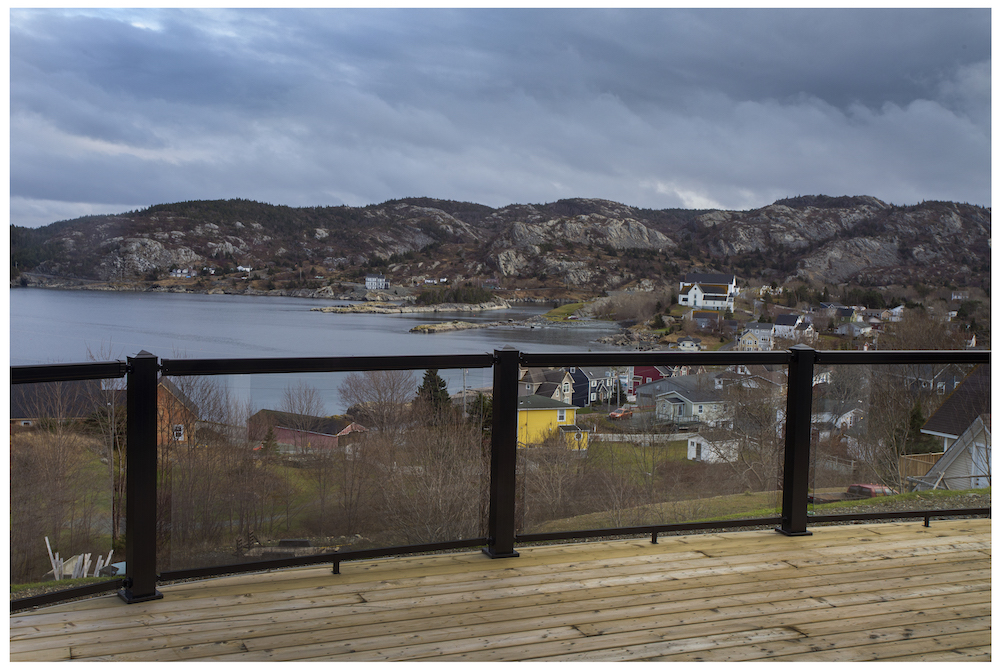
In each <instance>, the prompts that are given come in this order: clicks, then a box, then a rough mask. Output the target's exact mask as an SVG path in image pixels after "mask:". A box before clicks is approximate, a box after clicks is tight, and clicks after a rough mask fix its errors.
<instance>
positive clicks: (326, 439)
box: [247, 408, 368, 453]
mask: <svg viewBox="0 0 1000 672" xmlns="http://www.w3.org/2000/svg"><path fill="white" fill-rule="evenodd" d="M367 431H368V429H367V428H366V427H364V426H363V425H360V424H358V423H356V422H352V421H351V420H350V419H348V418H345V417H342V416H340V417H338V416H332V417H325V418H323V417H317V416H312V415H302V414H299V413H286V412H284V411H274V410H270V409H266V408H265V409H263V410H260V411H257V412H256V413H254V414H253V415H252V416H250V419H249V420H248V421H247V433H248V435H249V438H250V440H251V441H252V442H253V443H254V450H259V449H260V448H261V446H262V443H263V442H264V441H265V439H266V438H267V435H268V432H270V433H271V436H272V437H273V438H274V440H275V442H276V443H277V447H278V452H281V453H300V452H308V451H312V450H335V449H340V448H343V447H344V446H345V445H346V443H347V442H348V441H349V440H350V439H351V438H354V437H352V436H350V435H352V434H355V433H361V432H367Z"/></svg>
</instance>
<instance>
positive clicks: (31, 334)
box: [9, 288, 617, 413]
mask: <svg viewBox="0 0 1000 672" xmlns="http://www.w3.org/2000/svg"><path fill="white" fill-rule="evenodd" d="M9 296H10V363H11V364H14V365H16V364H48V363H53V362H84V361H88V359H89V357H88V349H89V350H90V351H91V352H93V354H94V355H95V356H97V357H98V358H99V359H124V358H125V357H127V356H133V355H135V354H136V353H138V352H139V351H141V350H146V351H148V352H151V353H153V354H154V355H157V356H159V357H163V358H215V357H220V358H230V357H340V356H351V355H366V356H371V355H443V354H467V353H483V352H492V351H493V350H494V349H498V348H502V347H504V346H505V345H512V346H514V347H516V348H518V349H521V350H524V351H527V352H566V351H571V350H578V351H587V350H594V351H598V350H607V349H611V348H609V347H608V346H601V345H599V344H597V343H596V342H595V341H596V339H597V338H599V337H600V336H603V335H606V334H609V333H613V332H614V331H616V330H617V327H615V326H614V325H613V324H608V323H593V324H591V323H586V322H577V323H574V324H573V325H572V327H571V328H568V327H566V326H561V327H547V328H536V329H528V328H525V327H514V326H511V327H499V328H484V329H471V330H466V331H457V332H447V333H442V334H411V333H409V330H410V328H411V327H413V326H415V325H417V324H428V323H432V322H445V321H449V320H454V319H462V320H466V321H469V322H474V321H479V322H494V321H498V320H508V319H513V320H522V319H525V318H528V317H531V316H533V315H537V314H539V313H540V312H543V311H544V310H545V309H540V308H514V309H511V310H504V311H489V312H486V313H482V314H478V315H477V314H470V313H437V314H434V313H423V314H412V315H361V314H356V315H355V314H346V315H339V314H332V313H330V314H327V313H319V312H313V311H311V310H310V308H313V307H317V306H325V305H333V304H341V303H343V302H340V301H331V300H316V299H295V298H287V297H256V296H230V295H211V296H208V295H202V294H161V293H132V292H90V291H63V290H49V289H30V288H17V289H12V290H11V291H10V294H9ZM422 374H423V372H422V371H421V372H416V375H417V377H418V378H419V377H420V376H422ZM442 375H443V376H444V378H445V379H446V380H448V383H449V389H450V390H451V392H452V393H454V392H455V391H457V390H460V389H461V388H462V385H463V382H462V380H463V372H462V371H460V370H449V371H442ZM491 376H492V373H491V372H490V371H489V370H485V371H478V370H470V371H468V372H467V373H466V374H465V385H467V386H469V387H474V388H475V387H485V386H488V385H490V384H491V382H492V379H491ZM297 380H303V381H305V382H307V383H308V384H309V385H312V386H313V387H316V388H317V389H319V390H320V391H321V394H322V396H323V399H324V402H325V403H326V410H327V412H329V413H337V412H341V411H342V410H343V408H342V405H341V404H340V402H339V399H338V395H337V394H336V388H337V387H338V386H339V385H340V384H341V383H342V380H343V374H310V375H307V376H282V375H274V376H232V377H227V381H228V384H229V385H230V387H231V388H232V389H234V390H236V391H237V393H238V394H239V395H240V397H242V398H249V399H251V400H252V401H253V403H255V404H256V405H259V406H261V407H265V408H274V407H276V405H277V404H278V402H279V401H280V397H281V396H282V392H283V390H284V389H285V388H286V387H287V386H288V385H289V384H291V383H294V382H295V381H297Z"/></svg>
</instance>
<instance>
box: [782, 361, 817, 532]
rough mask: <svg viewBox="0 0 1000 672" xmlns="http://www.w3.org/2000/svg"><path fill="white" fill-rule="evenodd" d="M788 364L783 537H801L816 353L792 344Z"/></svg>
mask: <svg viewBox="0 0 1000 672" xmlns="http://www.w3.org/2000/svg"><path fill="white" fill-rule="evenodd" d="M790 352H791V355H792V358H791V361H789V363H788V399H787V401H786V404H785V469H784V476H783V482H782V488H781V491H782V493H781V527H778V528H776V529H777V531H778V532H781V533H782V534H785V535H788V536H792V537H800V536H806V535H810V534H812V532H808V531H807V530H806V522H807V521H806V519H807V517H808V515H809V442H810V440H811V438H812V432H811V431H810V429H811V422H812V384H813V369H814V365H815V363H816V351H815V350H813V349H812V348H810V347H809V346H807V345H794V346H792V347H791V349H790Z"/></svg>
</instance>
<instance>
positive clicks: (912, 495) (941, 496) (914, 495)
mask: <svg viewBox="0 0 1000 672" xmlns="http://www.w3.org/2000/svg"><path fill="white" fill-rule="evenodd" d="M824 490H826V491H828V492H842V489H840V488H832V489H828V488H824ZM989 494H990V488H982V489H979V490H922V491H920V492H904V493H903V494H900V495H889V496H888V497H875V498H874V499H853V500H850V501H846V502H828V503H826V504H815V505H814V504H810V505H809V509H810V511H813V512H815V513H822V512H831V511H835V510H836V511H840V510H843V509H852V508H854V507H857V506H864V505H866V504H871V503H873V502H874V503H882V502H907V503H910V502H923V503H925V504H927V508H942V507H935V506H933V505H934V504H935V503H944V504H947V500H949V499H954V498H956V497H962V496H965V495H989ZM943 508H951V507H950V506H945V507H943Z"/></svg>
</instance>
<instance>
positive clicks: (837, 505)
mask: <svg viewBox="0 0 1000 672" xmlns="http://www.w3.org/2000/svg"><path fill="white" fill-rule="evenodd" d="M969 494H977V495H982V494H986V495H989V494H990V489H989V488H985V489H981V490H933V491H924V492H909V493H905V494H902V495H892V496H890V497H878V498H875V499H874V500H872V499H860V500H853V501H850V502H831V503H829V504H818V505H815V506H813V505H810V507H809V508H810V511H811V512H813V513H817V514H818V513H822V512H827V513H829V512H832V511H834V510H836V511H838V512H847V511H850V510H851V509H853V508H859V507H863V506H865V505H868V504H871V503H872V502H873V501H875V502H879V503H882V502H913V501H922V502H926V503H927V504H928V508H952V507H950V506H948V502H947V500H948V499H954V498H956V497H961V496H963V495H969ZM780 502H781V493H780V492H745V493H743V494H739V495H719V496H717V497H706V498H704V499H691V500H684V501H677V502H659V503H656V504H649V505H646V506H642V507H636V508H632V509H628V510H626V511H624V512H623V515H622V517H623V519H624V520H627V521H629V522H628V523H627V524H628V525H657V524H672V523H701V522H711V521H713V520H734V519H738V518H749V519H753V518H770V517H774V516H779V515H781V503H780ZM935 502H937V503H939V504H940V506H938V507H934V506H933V504H934V503H935ZM607 527H615V524H614V522H613V516H612V514H611V513H610V512H608V511H598V512H594V513H587V514H583V515H580V516H573V517H570V518H563V519H560V520H550V521H547V522H545V523H542V524H541V525H539V526H538V529H535V530H531V532H538V533H544V532H569V531H572V530H591V529H594V530H596V529H603V528H607Z"/></svg>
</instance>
